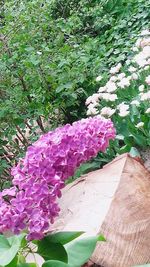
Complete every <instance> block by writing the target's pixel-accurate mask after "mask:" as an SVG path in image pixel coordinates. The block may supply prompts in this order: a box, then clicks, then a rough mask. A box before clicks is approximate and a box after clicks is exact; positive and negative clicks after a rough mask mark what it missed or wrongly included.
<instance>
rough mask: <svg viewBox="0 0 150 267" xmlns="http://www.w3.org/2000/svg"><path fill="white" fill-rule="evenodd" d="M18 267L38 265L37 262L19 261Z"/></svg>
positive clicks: (34, 266) (35, 266)
mask: <svg viewBox="0 0 150 267" xmlns="http://www.w3.org/2000/svg"><path fill="white" fill-rule="evenodd" d="M17 267H37V265H36V263H19V264H18V265H17Z"/></svg>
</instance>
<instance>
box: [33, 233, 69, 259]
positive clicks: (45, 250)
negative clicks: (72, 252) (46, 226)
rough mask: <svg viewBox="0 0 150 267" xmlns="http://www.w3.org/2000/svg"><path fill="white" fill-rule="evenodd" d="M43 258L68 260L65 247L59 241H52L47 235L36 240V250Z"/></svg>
mask: <svg viewBox="0 0 150 267" xmlns="http://www.w3.org/2000/svg"><path fill="white" fill-rule="evenodd" d="M37 252H38V253H39V254H40V255H41V256H42V257H43V258H44V259H45V260H61V261H63V262H67V261H68V256H67V253H66V250H65V248H64V247H63V245H62V244H60V243H52V242H51V241H50V240H49V238H48V237H45V238H43V239H42V240H40V241H39V242H38V251H37Z"/></svg>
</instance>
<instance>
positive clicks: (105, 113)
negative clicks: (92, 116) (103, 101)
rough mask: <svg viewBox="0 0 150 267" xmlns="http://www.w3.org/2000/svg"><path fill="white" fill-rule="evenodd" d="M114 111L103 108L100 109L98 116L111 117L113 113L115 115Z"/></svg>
mask: <svg viewBox="0 0 150 267" xmlns="http://www.w3.org/2000/svg"><path fill="white" fill-rule="evenodd" d="M115 111H116V110H115V109H112V108H109V107H104V108H102V109H101V112H100V114H101V115H102V116H107V117H111V116H112V115H113V114H114V113H115Z"/></svg>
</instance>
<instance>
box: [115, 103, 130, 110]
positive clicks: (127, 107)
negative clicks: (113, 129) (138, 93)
mask: <svg viewBox="0 0 150 267" xmlns="http://www.w3.org/2000/svg"><path fill="white" fill-rule="evenodd" d="M117 108H118V109H119V110H122V111H123V110H128V109H129V105H127V104H125V103H124V102H122V103H121V104H119V105H118V107H117Z"/></svg>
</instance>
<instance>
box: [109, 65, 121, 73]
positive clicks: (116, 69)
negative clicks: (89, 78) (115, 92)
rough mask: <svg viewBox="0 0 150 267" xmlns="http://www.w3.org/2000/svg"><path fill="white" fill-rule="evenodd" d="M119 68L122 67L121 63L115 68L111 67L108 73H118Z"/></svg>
mask: <svg viewBox="0 0 150 267" xmlns="http://www.w3.org/2000/svg"><path fill="white" fill-rule="evenodd" d="M121 67H122V65H121V63H119V64H118V65H117V66H115V67H112V68H111V69H110V73H111V74H115V73H117V72H119V70H120V68H121Z"/></svg>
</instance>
